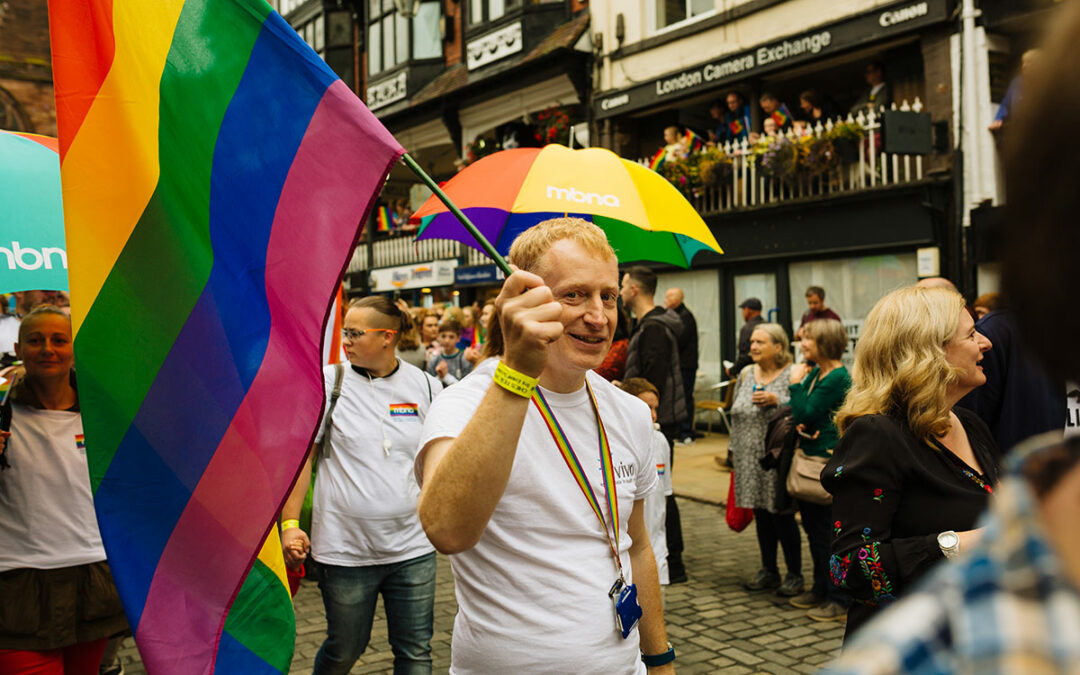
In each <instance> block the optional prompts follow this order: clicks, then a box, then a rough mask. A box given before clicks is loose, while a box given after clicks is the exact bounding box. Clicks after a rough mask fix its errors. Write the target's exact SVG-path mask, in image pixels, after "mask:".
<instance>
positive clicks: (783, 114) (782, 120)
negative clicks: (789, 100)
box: [770, 103, 791, 131]
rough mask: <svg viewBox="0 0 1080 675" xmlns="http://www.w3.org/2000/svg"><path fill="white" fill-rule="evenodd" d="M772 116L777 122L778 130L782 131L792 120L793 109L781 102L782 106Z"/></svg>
mask: <svg viewBox="0 0 1080 675" xmlns="http://www.w3.org/2000/svg"><path fill="white" fill-rule="evenodd" d="M770 117H772V120H773V122H776V130H777V131H780V130H781V129H783V128H784V127H785V126H786V125H787V124H788V123H789V122H790V121H791V111H789V110H788V108H787V106H786V105H784V104H783V103H781V104H780V107H779V108H777V109H776V111H775V112H773V114H772V115H770Z"/></svg>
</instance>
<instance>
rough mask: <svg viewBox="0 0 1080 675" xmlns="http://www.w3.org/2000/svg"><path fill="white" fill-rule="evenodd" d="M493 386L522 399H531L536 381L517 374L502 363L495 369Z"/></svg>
mask: <svg viewBox="0 0 1080 675" xmlns="http://www.w3.org/2000/svg"><path fill="white" fill-rule="evenodd" d="M494 379H495V384H497V385H499V386H500V387H502V388H503V389H505V390H507V391H509V392H511V393H513V394H517V395H518V396H521V397H522V398H532V395H533V390H535V389H536V384H537V382H538V380H537V379H536V378H535V377H529V376H528V375H526V374H524V373H519V372H518V371H516V370H514V369H513V368H511V367H510V366H508V365H506V364H505V363H503V362H502V361H499V365H497V366H496V367H495V378H494Z"/></svg>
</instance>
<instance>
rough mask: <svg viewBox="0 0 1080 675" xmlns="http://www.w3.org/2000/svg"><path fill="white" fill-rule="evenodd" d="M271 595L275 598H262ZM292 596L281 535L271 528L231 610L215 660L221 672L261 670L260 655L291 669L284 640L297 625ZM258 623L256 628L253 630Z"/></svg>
mask: <svg viewBox="0 0 1080 675" xmlns="http://www.w3.org/2000/svg"><path fill="white" fill-rule="evenodd" d="M267 596H271V597H273V598H274V600H275V602H273V603H266V602H258V600H259V599H262V598H265V597H267ZM291 606H292V598H291V597H290V593H289V583H288V581H287V579H286V578H285V563H284V561H283V560H282V557H281V539H280V538H279V537H278V533H277V528H271V530H270V534H269V536H267V537H266V540H265V541H264V542H263V548H262V550H261V551H260V552H259V557H258V559H257V560H256V561H255V564H254V565H252V567H251V572H249V573H248V576H247V578H246V579H245V580H244V585H243V587H242V588H241V591H240V593H239V595H238V596H237V598H236V602H235V603H233V606H232V608H231V609H230V610H229V616H228V618H227V619H226V621H225V632H224V633H223V634H222V640H221V648H220V650H219V652H218V656H217V661H216V663H215V672H218V673H250V672H258V671H259V668H257V667H254V666H257V665H258V662H255V661H253V660H252V659H253V657H257V658H260V659H261V660H263V661H266V662H268V663H269V664H270V666H271V667H273V668H275V669H276V670H278V671H279V672H281V673H288V672H289V665H290V661H291V660H292V658H291V657H292V645H291V644H287V643H286V642H285V641H283V639H282V638H283V636H285V635H287V634H288V633H289V632H290V631H292V630H293V628H294V623H295V620H296V619H295V617H294V615H293V613H292V612H291V611H289V608H290V607H291ZM251 624H255V626H256V627H257V629H256V630H250V626H251Z"/></svg>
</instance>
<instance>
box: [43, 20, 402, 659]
mask: <svg viewBox="0 0 1080 675" xmlns="http://www.w3.org/2000/svg"><path fill="white" fill-rule="evenodd" d="M80 2H89V3H91V4H94V3H96V5H95V9H94V10H93V11H92V12H91V14H92V21H93V22H95V26H92V27H87V26H82V28H83V29H84V30H90V29H92V30H93V31H94V32H97V33H101V34H103V35H113V36H114V39H115V45H116V50H115V58H114V59H113V61H112V63H111V66H108V68H107V70H108V72H107V74H106V75H105V76H104V80H103V82H102V84H101V86H100V88H99V90H98V95H97V97H96V98H95V99H94V101H93V102H92V103H91V105H90V106H89V108H88V111H87V114H86V117H85V119H84V120H83V121H82V123H81V125H78V124H74V123H68V122H67V121H66V122H65V124H66V126H63V125H62V126H61V128H62V129H64V130H65V131H64V132H63V133H66V134H68V135H69V136H68V137H67V138H66V139H65V138H62V139H61V141H62V142H65V141H66V142H68V143H69V146H70V150H69V153H68V155H67V157H66V158H65V160H64V161H63V162H62V178H63V180H64V190H65V197H66V196H67V194H68V192H69V191H70V192H72V193H73V194H75V195H80V197H79V198H77V199H76V200H75V206H74V207H72V205H71V204H68V207H69V209H68V210H69V211H70V213H69V214H68V238H69V255H70V256H71V260H72V270H73V272H75V271H77V273H76V274H73V275H72V284H73V288H76V289H77V290H74V291H73V293H72V295H73V299H74V300H75V301H76V302H79V301H80V300H81V302H82V303H83V304H82V305H81V306H80V307H79V309H78V311H79V312H80V316H81V317H83V321H82V322H81V323H80V326H79V330H78V333H77V335H76V343H75V344H76V358H77V360H78V362H79V369H80V398H81V399H82V402H83V404H84V405H83V409H84V411H85V413H86V418H87V422H86V436H87V449H88V457H89V460H90V462H89V463H90V467H91V477H92V483H93V485H94V489H95V506H96V509H97V512H98V522H99V526H100V528H101V531H102V535H103V538H104V540H105V545H106V549H107V552H108V554H109V559H110V563H111V565H112V567H113V570H114V574H115V577H116V579H117V584H118V587H119V589H120V592H121V598H122V600H123V602H124V607H125V610H126V612H127V614H128V618H129V622H130V623H131V625H132V629H133V631H134V632H135V639H136V642H137V643H138V645H139V648H140V652H141V653H142V656H143V660H144V662H145V663H146V665H147V669H148V671H149V672H168V673H178V674H180V675H186V674H187V673H200V674H202V673H208V672H211V671H214V672H223V673H224V672H244V673H281V672H286V671H287V670H288V664H289V660H290V659H291V653H292V643H293V641H292V639H291V632H292V631H293V630H295V626H294V622H293V618H292V606H291V601H290V597H289V593H288V588H287V584H286V580H285V574H284V565H283V562H282V560H281V548H280V542H279V541H278V539H277V533H276V531H273V530H272V528H273V525H274V523H273V521H274V519H275V517H276V514H277V512H278V511H279V510H280V507H281V505H282V503H283V502H284V500H285V498H286V496H287V493H288V490H289V488H290V486H291V485H292V483H293V481H294V480H295V478H296V475H297V473H298V472H299V470H300V466H301V464H302V462H303V458H304V455H305V454H306V451H307V449H308V447H309V446H310V443H311V440H312V438H313V436H314V434H315V427H316V425H317V422H318V419H319V417H320V415H321V414H322V406H323V405H324V400H323V398H324V391H323V385H322V373H321V367H320V362H321V346H322V338H323V335H324V331H325V328H326V326H327V321H328V318H329V310H328V304H329V301H330V300H331V298H332V294H333V292H334V289H335V288H336V287H337V285H338V282H339V280H340V277H341V274H342V273H343V272H344V270H345V267H346V265H347V263H348V258H349V254H350V253H351V251H352V249H353V248H354V246H355V243H356V239H357V237H358V229H357V226H358V224H359V223H361V222H362V221H363V220H364V218H366V216H367V214H368V212H369V211H370V208H371V205H372V203H373V201H374V198H375V196H376V195H377V193H378V191H379V190H380V189H381V187H382V184H383V182H384V180H385V178H386V176H387V175H388V173H389V171H390V168H391V167H392V166H393V164H394V163H395V162H396V161H397V159H398V158H399V157H400V155H401V153H402V152H403V150H402V149H401V147H400V145H399V144H398V143H397V142H396V141H395V140H394V139H393V137H392V136H391V135H390V134H389V132H387V131H386V130H385V129H384V128H383V127H382V126H381V124H379V122H378V120H377V119H376V118H375V117H374V116H373V115H371V113H370V112H369V111H368V110H367V109H366V108H365V107H364V106H363V104H362V103H360V101H359V100H358V99H357V98H356V97H355V95H354V94H353V93H352V92H351V91H350V90H349V89H348V87H347V86H346V85H345V84H344V83H343V82H341V81H340V80H339V79H337V77H336V76H335V75H334V74H333V72H332V71H330V69H329V68H328V67H327V66H326V65H325V63H323V62H322V61H321V59H319V58H318V57H317V55H315V54H314V52H312V51H311V49H310V48H309V47H308V46H307V45H305V44H304V43H303V41H302V40H301V39H300V38H299V36H298V35H297V34H296V32H295V31H294V30H292V29H291V28H290V27H289V25H288V24H287V23H285V22H284V20H282V19H281V17H280V16H279V15H278V14H276V13H274V12H272V10H271V9H270V7H269V6H268V5H266V4H265V2H262V0H186V1H185V2H172V3H171V4H166V3H164V2H162V3H146V2H144V0H52V1H51V5H50V18H51V21H53V22H55V21H59V20H62V19H64V18H66V17H69V16H71V15H72V13H73V12H74V11H75V10H73V9H71V6H72V4H78V3H80ZM103 3H112V10H113V11H112V17H111V25H105V26H98V25H96V23H100V22H101V21H102V19H101V16H102V12H101V11H100V10H101V8H102V7H105V6H106V5H105V4H103ZM151 5H153V6H154V7H150V6H151ZM107 19H108V17H106V19H105V22H106V24H108V20H107ZM137 19H141V24H142V25H139V30H138V31H137V32H136V31H133V30H132V24H133V22H135V23H138V21H136V20H137ZM67 28H68V27H65V29H64V30H57V31H55V34H56V35H58V36H61V37H63V36H67V35H69V34H70V33H72V32H74V29H72V31H68V30H67ZM97 39H99V40H100V39H102V38H101V36H100V35H99V36H98V38H97ZM162 43H163V44H164V45H165V47H164V48H162V47H161V45H162ZM82 44H83V42H82V41H80V40H77V39H73V40H70V41H69V42H68V43H64V42H63V40H62V39H61V40H60V44H56V45H54V53H56V54H66V55H71V56H73V57H78V56H82V57H84V58H90V60H91V61H93V62H94V63H100V62H101V61H102V58H101V55H100V54H97V55H95V56H87V55H80V54H78V51H79V48H80V47H81V45H82ZM166 57H167V59H166ZM95 59H96V60H95ZM132 63H140V64H142V65H143V67H144V70H142V71H138V72H133V71H132V70H131V68H130V64H132ZM125 68H126V70H125ZM84 70H91V71H92V68H88V69H84ZM79 72H80V71H79V69H73V70H70V71H68V75H67V77H68V78H71V79H72V80H74V78H77V77H78V76H80V75H79ZM83 75H85V73H83ZM155 77H156V78H158V79H157V81H153V78H155ZM89 86H92V82H90V83H87V82H76V81H63V78H61V79H59V80H58V81H57V83H56V88H57V97H58V99H61V100H64V99H65V98H66V97H68V96H75V97H77V96H78V94H79V92H82V91H85V90H86V88H87V87H89ZM106 94H109V95H110V96H113V97H115V100H111V101H104V100H103V98H104V97H105V96H106ZM62 109H65V110H68V113H66V114H67V115H71V114H73V113H71V109H70V108H62ZM133 118H137V119H133ZM148 129H149V130H150V131H151V132H152V134H150V135H151V136H152V139H150V140H148V137H147V134H146V132H147V130H148ZM106 132H109V133H113V134H115V135H116V136H117V137H118V138H119V140H117V141H116V144H117V145H118V146H119V147H120V148H121V151H118V152H113V151H111V150H109V149H108V148H104V146H103V136H104V135H106ZM70 134H74V136H73V137H72V136H70ZM84 138H85V139H86V140H85V141H84ZM91 148H99V149H104V150H109V151H106V152H103V153H102V154H99V155H97V156H93V155H92V154H90V149H91ZM133 149H135V150H138V151H139V152H135V151H134V150H133ZM129 174H132V175H137V176H139V177H140V181H141V182H139V184H138V185H137V186H136V187H137V188H138V189H135V190H134V192H133V194H134V196H133V197H132V198H131V199H129V200H128V201H129V203H127V204H126V206H125V208H122V209H119V210H115V209H113V210H109V209H105V208H104V204H103V203H102V202H100V201H98V200H97V198H96V197H95V192H99V191H100V188H101V186H102V185H105V184H108V185H113V184H122V185H124V186H125V188H127V187H129V186H128V185H127V184H126V183H125V182H124V180H122V179H123V178H124V177H126V176H128V175H129ZM147 177H150V178H153V181H152V182H147V180H146V179H147ZM136 197H137V198H138V200H139V201H138V203H136V201H135V200H136ZM132 204H135V206H137V208H134V207H132ZM73 230H74V232H73ZM73 243H74V244H75V246H73ZM76 284H77V286H76ZM87 308H89V309H87ZM282 391H289V393H290V397H291V398H290V401H289V414H288V415H282V414H281V392H282ZM268 533H269V535H268ZM260 547H261V552H260ZM257 553H258V559H256V554H257ZM234 610H235V611H234ZM268 621H269V624H268V623H267V622H268ZM268 625H270V626H271V628H269V629H268V628H267V626H268ZM268 636H273V638H272V639H269V638H268Z"/></svg>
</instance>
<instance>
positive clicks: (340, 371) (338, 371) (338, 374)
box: [314, 363, 345, 461]
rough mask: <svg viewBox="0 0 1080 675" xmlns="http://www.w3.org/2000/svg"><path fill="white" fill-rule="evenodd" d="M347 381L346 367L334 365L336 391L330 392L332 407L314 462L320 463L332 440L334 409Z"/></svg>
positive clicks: (329, 410)
mask: <svg viewBox="0 0 1080 675" xmlns="http://www.w3.org/2000/svg"><path fill="white" fill-rule="evenodd" d="M344 381H345V365H344V364H342V363H335V364H334V389H333V391H331V392H330V406H329V407H328V409H327V411H326V419H324V420H323V426H322V440H321V441H319V447H318V448H317V449H318V451H319V452H318V453H316V455H315V458H314V461H318V459H319V455H321V454H322V450H323V449H324V448H326V447H327V441H328V440H329V438H330V428H331V426H330V419H331V418H332V417H333V416H334V408H335V407H337V402H338V399H339V398H340V397H341V384H342V382H344Z"/></svg>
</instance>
